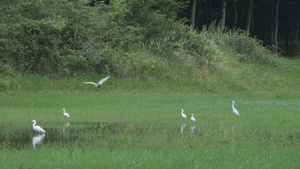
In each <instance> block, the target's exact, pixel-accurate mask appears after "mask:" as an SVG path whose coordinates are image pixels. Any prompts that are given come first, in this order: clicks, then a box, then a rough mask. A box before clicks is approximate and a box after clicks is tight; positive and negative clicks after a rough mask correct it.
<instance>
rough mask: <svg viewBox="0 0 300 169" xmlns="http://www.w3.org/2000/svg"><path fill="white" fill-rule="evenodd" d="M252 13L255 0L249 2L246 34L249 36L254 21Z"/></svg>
mask: <svg viewBox="0 0 300 169" xmlns="http://www.w3.org/2000/svg"><path fill="white" fill-rule="evenodd" d="M252 11H253V0H248V15H247V22H246V29H245V31H246V33H247V34H249V32H250V28H251V19H252Z"/></svg>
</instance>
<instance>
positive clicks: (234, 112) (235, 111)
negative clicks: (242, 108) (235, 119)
mask: <svg viewBox="0 0 300 169" xmlns="http://www.w3.org/2000/svg"><path fill="white" fill-rule="evenodd" d="M234 103H235V102H234V101H232V112H233V114H235V115H237V116H239V115H240V114H239V112H238V111H237V110H236V109H235V108H234Z"/></svg>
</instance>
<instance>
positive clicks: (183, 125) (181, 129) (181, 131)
mask: <svg viewBox="0 0 300 169" xmlns="http://www.w3.org/2000/svg"><path fill="white" fill-rule="evenodd" d="M185 126H186V123H183V124H182V126H181V128H180V133H181V134H182V133H183V128H184V127H185Z"/></svg>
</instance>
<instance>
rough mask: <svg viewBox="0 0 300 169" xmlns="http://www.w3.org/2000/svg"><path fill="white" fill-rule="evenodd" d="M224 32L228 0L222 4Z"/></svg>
mask: <svg viewBox="0 0 300 169" xmlns="http://www.w3.org/2000/svg"><path fill="white" fill-rule="evenodd" d="M222 4H223V5H222V30H224V28H225V19H226V0H223V3H222Z"/></svg>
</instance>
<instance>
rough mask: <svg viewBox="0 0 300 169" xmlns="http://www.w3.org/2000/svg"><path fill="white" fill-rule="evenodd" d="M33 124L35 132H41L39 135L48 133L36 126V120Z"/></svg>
mask: <svg viewBox="0 0 300 169" xmlns="http://www.w3.org/2000/svg"><path fill="white" fill-rule="evenodd" d="M32 123H33V125H32V128H33V130H34V131H36V132H39V133H46V131H45V130H44V129H42V127H40V126H36V125H35V124H36V121H35V120H32Z"/></svg>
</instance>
